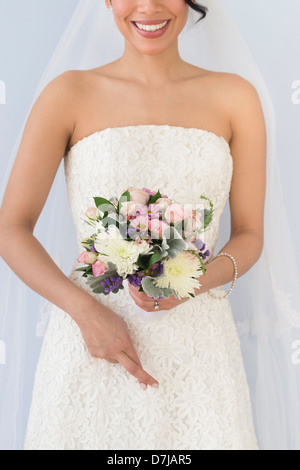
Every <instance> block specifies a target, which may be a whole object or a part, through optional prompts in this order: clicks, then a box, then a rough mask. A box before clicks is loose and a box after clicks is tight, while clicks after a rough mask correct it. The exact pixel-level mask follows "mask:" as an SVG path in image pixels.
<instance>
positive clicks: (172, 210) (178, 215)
mask: <svg viewBox="0 0 300 470" xmlns="http://www.w3.org/2000/svg"><path fill="white" fill-rule="evenodd" d="M165 219H166V221H167V222H169V224H170V223H173V224H178V222H182V221H183V220H184V219H185V211H184V207H182V206H180V205H179V204H169V205H168V206H167V208H166V212H165Z"/></svg>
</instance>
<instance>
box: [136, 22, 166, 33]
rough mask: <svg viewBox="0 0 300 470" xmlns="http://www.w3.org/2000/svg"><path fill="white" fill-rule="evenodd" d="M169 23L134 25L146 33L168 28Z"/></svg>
mask: <svg viewBox="0 0 300 470" xmlns="http://www.w3.org/2000/svg"><path fill="white" fill-rule="evenodd" d="M167 23H168V20H167V21H164V23H161V24H155V25H154V24H152V25H150V24H140V23H134V24H135V25H136V26H137V27H138V28H139V29H143V30H144V31H157V30H158V29H162V28H164V27H165V26H166V24H167Z"/></svg>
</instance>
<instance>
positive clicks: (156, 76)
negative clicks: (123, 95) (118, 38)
mask: <svg viewBox="0 0 300 470" xmlns="http://www.w3.org/2000/svg"><path fill="white" fill-rule="evenodd" d="M117 62H118V66H119V67H120V68H121V69H122V70H123V71H124V73H122V75H123V76H126V78H127V79H129V80H132V81H137V82H140V83H142V84H145V85H148V86H151V85H153V86H158V85H163V84H165V83H168V82H170V80H171V81H172V80H177V79H180V78H181V77H183V76H184V74H185V67H184V66H185V65H186V62H184V61H183V60H182V59H181V57H180V55H179V51H178V45H177V44H175V45H172V46H170V47H169V48H168V49H166V50H164V51H163V52H161V53H158V54H155V55H150V54H145V53H142V52H140V51H138V50H137V49H136V48H134V47H133V46H132V45H131V44H130V43H128V42H126V47H125V51H124V54H123V56H122V57H121V58H120V59H119V60H118V61H117Z"/></svg>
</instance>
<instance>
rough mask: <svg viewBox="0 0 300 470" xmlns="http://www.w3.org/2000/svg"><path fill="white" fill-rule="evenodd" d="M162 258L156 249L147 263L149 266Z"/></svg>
mask: <svg viewBox="0 0 300 470" xmlns="http://www.w3.org/2000/svg"><path fill="white" fill-rule="evenodd" d="M161 259H162V256H161V254H160V253H159V252H158V251H157V252H156V253H154V254H153V255H152V256H151V257H150V258H149V260H148V264H149V266H148V267H149V268H150V266H152V265H153V264H155V263H157V262H158V261H160V260H161Z"/></svg>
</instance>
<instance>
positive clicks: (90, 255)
mask: <svg viewBox="0 0 300 470" xmlns="http://www.w3.org/2000/svg"><path fill="white" fill-rule="evenodd" d="M97 259H98V258H97V255H96V253H94V252H89V251H84V252H83V253H81V255H80V256H79V258H78V259H77V261H78V263H83V264H94V263H96V261H97Z"/></svg>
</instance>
